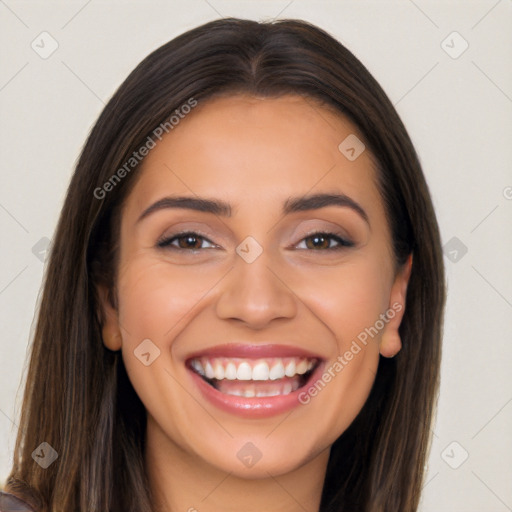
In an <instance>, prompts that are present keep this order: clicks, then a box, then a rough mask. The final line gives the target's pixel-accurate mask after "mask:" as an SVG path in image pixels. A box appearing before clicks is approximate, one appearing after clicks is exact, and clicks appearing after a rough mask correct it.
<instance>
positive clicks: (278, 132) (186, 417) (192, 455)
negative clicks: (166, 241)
mask: <svg viewBox="0 0 512 512" xmlns="http://www.w3.org/2000/svg"><path fill="white" fill-rule="evenodd" d="M350 134H356V135H357V130H356V129H355V127H354V126H353V125H351V124H350V123H349V122H348V121H347V120H346V119H344V118H343V117H341V116H340V115H339V114H337V113H334V112H333V111H331V110H330V109H328V108H327V107H324V106H321V105H319V104H318V103H316V102H313V101H312V100H305V99H304V98H302V97H300V96H294V95H290V96H283V97H281V98H274V99H268V98H267V99H264V98H254V97H250V96H245V95H239V96H231V97H223V98H216V99H213V100H210V101H207V102H205V103H204V104H200V105H198V106H197V107H196V108H195V109H194V111H193V112H192V113H190V114H189V115H188V116H187V117H186V118H185V119H183V120H182V121H181V122H180V124H179V125H178V126H177V127H176V128H175V129H174V130H173V131H172V132H170V133H169V134H168V135H166V136H165V137H164V138H163V140H162V142H159V143H158V144H157V146H156V147H155V148H154V149H152V150H151V152H150V153H149V155H148V156H147V157H146V159H145V160H144V162H143V164H142V169H141V170H140V172H141V174H140V176H139V178H138V181H137V183H136V185H135V187H134V188H133V190H132V192H131V194H130V195H129V197H128V198H127V200H126V202H125V204H124V207H123V211H122V220H121V233H120V260H119V269H118V276H117V293H118V300H119V307H118V309H117V310H115V309H113V308H112V307H111V306H110V305H109V303H108V302H107V300H106V290H104V289H101V290H100V292H101V294H102V296H103V311H104V316H105V322H104V327H103V337H104V342H105V345H106V346H107V347H108V348H109V349H111V350H122V356H123V360H124V363H125V365H126V369H127V372H128V375H129V377H130V380H131V382H132V384H133V386H134V388H135V390H136V392H137V394H138V395H139V396H140V398H141V400H142V402H143V403H144V405H145V407H146V410H147V414H148V428H147V439H146V442H147V445H146V453H145V461H146V467H147V471H148V476H149V481H150V486H151V490H152V491H153V494H154V500H155V503H157V504H158V506H159V507H160V508H159V509H158V510H162V511H172V512H179V511H187V510H189V511H190V512H192V511H193V510H198V511H200V512H209V511H211V512H213V511H218V510H237V511H238V510H246V511H261V510H266V511H295V510H308V511H315V510H318V508H319V504H320V497H321V490H322V485H323V480H324V477H325V471H326V465H327V461H328V456H329V449H330V447H331V445H332V444H333V442H334V441H335V440H336V439H337V438H338V437H339V436H340V435H341V434H342V433H343V431H344V430H345V429H346V428H347V427H348V426H349V425H350V423H351V422H352V421H353V420H354V418H355V417H356V415H357V414H358V412H359V411H360V410H361V408H362V407H363V405H364V403H365V401H366V399H367V397H368V395H369V392H370V389H371V386H372V384H373V382H374V378H375V374H376V371H377V366H378V363H379V354H381V355H383V356H385V357H391V356H393V355H395V354H396V353H397V352H398V351H399V350H400V348H401V342H400V337H399V334H398V327H399V325H400V322H401V319H402V316H403V313H404V311H405V306H404V304H405V294H406V289H407V282H408V279H409V275H410V268H411V263H412V260H411V259H409V260H408V262H407V264H406V265H405V266H404V267H403V268H401V269H398V270H397V269H396V268H395V263H394V259H393V255H392V252H391V238H390V229H389V226H388V224H387V221H386V216H385V211H384V206H383V203H382V199H381V197H380V195H379V192H378V189H377V186H376V174H375V170H374V166H373V162H372V157H371V155H370V153H369V151H368V150H366V151H364V152H363V153H362V154H361V155H360V156H359V157H358V158H357V159H356V160H355V161H353V162H351V161H349V160H348V159H347V158H346V157H345V156H344V155H343V154H342V153H341V152H340V151H339V150H338V145H339V144H340V142H341V141H343V140H344V139H345V138H346V137H347V136H348V135H350ZM359 138H360V139H362V137H361V136H360V137H359ZM314 193H343V194H346V195H347V196H349V197H350V198H351V199H353V200H354V201H356V202H357V203H358V204H359V205H360V206H361V207H362V208H363V209H364V211H365V212H366V214H367V216H368V223H367V222H366V221H365V220H364V219H363V218H362V217H361V216H360V215H359V214H358V213H357V212H356V211H354V210H353V209H351V208H348V207H340V206H328V207H325V208H319V209H315V210H309V211H301V212H294V213H290V214H288V215H284V216H283V215H282V212H281V210H282V206H283V203H284V202H285V201H286V200H287V199H288V198H289V197H297V196H304V195H306V194H314ZM171 195H180V196H182V195H186V196H192V197H195V196H199V197H204V198H208V199H217V200H223V201H225V202H227V203H229V204H230V205H231V207H232V212H231V215H230V216H221V215H215V214H212V213H206V212H198V211H193V210H186V209H178V208H167V209H160V210H157V211H154V212H153V213H151V214H149V215H147V216H146V217H145V218H143V219H142V220H140V221H137V219H138V218H139V216H140V215H141V213H142V212H143V211H144V210H145V209H146V208H148V207H149V206H150V205H152V204H153V203H155V202H156V201H158V200H160V199H162V198H163V197H165V196H171ZM188 230H190V231H194V232H198V233H199V235H201V236H203V237H204V238H199V239H198V241H197V242H196V243H195V244H192V245H193V247H197V248H198V249H197V250H195V251H192V250H191V249H189V248H186V247H190V244H189V245H188V246H187V245H186V243H185V242H186V239H185V240H184V239H181V244H182V245H181V247H185V248H183V249H181V251H180V250H179V249H178V250H177V249H175V250H173V249H171V248H169V247H166V248H159V247H158V246H157V242H158V241H159V240H160V239H161V238H162V237H164V236H165V237H170V236H172V235H175V234H176V233H178V232H180V231H188ZM315 232H334V233H335V234H337V235H339V236H341V237H342V238H348V239H350V240H351V241H352V242H353V243H354V246H353V247H342V248H341V249H340V250H329V249H327V248H325V247H326V246H327V247H328V246H329V241H330V246H331V247H332V246H338V245H339V244H338V243H337V242H336V241H335V240H333V239H329V238H328V239H327V242H323V243H320V244H319V245H320V248H315V245H314V244H313V243H312V241H311V237H310V233H315ZM247 236H252V237H253V238H254V239H255V240H256V241H257V242H258V243H259V245H260V246H261V247H262V249H263V252H262V254H261V255H260V256H259V257H258V258H257V259H256V260H255V261H254V262H252V263H250V264H249V263H247V262H246V261H244V259H242V258H241V257H240V256H239V255H238V254H237V253H236V252H235V249H236V248H237V246H238V245H239V244H240V243H241V242H242V241H243V240H244V239H245V238H246V237H247ZM308 236H309V238H308ZM308 241H309V242H308ZM179 242H180V239H178V240H176V239H175V241H174V243H173V245H174V246H175V247H179ZM394 303H399V304H401V305H402V309H401V311H400V312H397V313H396V315H395V316H394V318H393V319H391V320H389V322H387V323H386V324H385V326H384V328H383V329H381V330H380V331H379V333H378V335H376V336H375V337H374V338H369V342H368V343H367V345H366V346H364V345H362V344H360V345H361V351H360V352H358V353H357V355H354V357H353V359H352V360H351V361H349V362H348V364H346V366H345V367H344V368H343V370H342V371H340V372H337V373H335V377H334V378H332V380H331V381H330V382H329V383H328V384H327V385H326V386H325V388H324V389H323V390H322V391H321V392H319V393H318V394H317V396H315V397H313V398H312V399H311V401H310V402H309V403H308V404H307V405H300V406H298V407H296V408H294V409H293V410H292V411H291V412H286V413H284V414H279V415H276V416H273V417H270V418H260V419H247V418H242V417H239V416H237V415H235V414H231V413H228V412H225V411H222V410H219V409H218V408H216V407H215V406H213V405H212V404H211V403H209V402H208V401H206V400H205V399H204V398H203V396H202V395H201V394H200V392H199V390H198V389H197V387H196V386H195V385H194V384H193V383H192V380H191V378H190V375H189V373H188V371H187V370H186V368H185V360H186V359H187V357H188V356H189V355H190V354H192V353H193V352H196V351H198V350H202V349H205V348H209V347H213V346H216V345H219V344H224V343H235V342H244V343H254V344H258V343H277V344H284V345H291V346H298V347H301V348H303V349H305V350H309V351H311V352H314V353H317V354H319V355H321V356H322V357H323V358H324V359H325V361H326V362H325V364H326V367H329V366H332V365H333V364H334V362H335V361H336V359H337V357H338V356H339V355H343V354H344V353H345V352H346V351H347V350H348V349H349V348H350V346H351V343H352V341H353V340H355V339H356V338H357V336H358V334H360V333H361V332H362V331H364V329H365V328H368V327H370V326H373V325H374V324H375V322H376V321H377V320H378V319H379V315H381V314H382V313H384V312H385V311H386V310H388V309H389V308H390V307H391V305H392V304H394ZM148 338H149V339H150V340H151V341H152V342H153V343H154V344H155V345H156V346H157V347H158V348H159V350H160V356H159V357H158V358H157V359H155V361H154V362H153V363H152V364H151V365H150V366H145V365H143V364H141V362H140V360H139V359H137V358H136V357H135V356H134V350H135V349H136V348H137V346H138V345H139V344H140V343H141V341H142V340H144V339H148ZM247 442H252V443H253V444H254V445H255V446H256V447H257V448H258V450H259V451H260V452H261V454H262V456H261V459H260V460H259V461H258V462H257V463H256V464H255V465H254V466H252V467H246V466H244V464H242V463H241V462H240V460H239V459H238V458H237V452H238V451H239V450H240V448H241V447H242V446H244V445H245V444H246V443H247Z"/></svg>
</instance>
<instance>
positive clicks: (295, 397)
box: [186, 345, 325, 419]
mask: <svg viewBox="0 0 512 512" xmlns="http://www.w3.org/2000/svg"><path fill="white" fill-rule="evenodd" d="M201 356H205V357H208V356H211V357H220V356H223V357H241V358H244V357H245V358H253V357H254V358H259V357H261V358H264V357H294V356H298V357H308V358H309V357H310V358H316V359H318V361H319V364H318V365H317V367H316V368H315V370H314V371H313V373H312V374H311V375H310V377H309V379H308V382H307V383H306V384H305V385H304V386H302V387H300V388H299V389H297V390H295V391H292V392H291V393H289V394H288V395H277V396H268V397H252V398H246V397H241V396H235V395H228V394H226V393H222V392H220V391H218V390H217V389H215V388H214V387H213V386H211V385H210V384H208V383H207V382H206V381H205V380H204V379H203V378H202V377H201V376H200V375H198V374H197V373H196V372H194V371H193V370H192V369H191V368H190V367H189V366H188V365H186V369H187V373H188V374H189V375H190V378H191V380H192V382H193V385H195V386H197V388H198V389H199V391H200V392H201V394H202V395H203V397H204V398H205V399H206V400H207V401H208V402H210V403H211V404H212V405H214V406H215V407H217V408H218V409H220V410H222V411H225V412H228V413H231V414H235V415H237V416H241V417H244V418H248V419H256V418H269V417H271V416H275V415H278V414H282V413H284V412H287V411H289V410H291V409H293V408H294V407H298V406H302V403H301V402H300V401H299V395H300V394H301V393H303V392H304V390H305V389H307V387H308V385H309V384H310V383H311V382H316V381H317V380H318V379H320V377H321V375H322V373H323V371H324V366H325V359H324V358H322V357H320V356H318V355H315V354H313V353H311V352H307V351H304V350H302V349H298V348H296V347H288V346H284V345H223V346H216V347H213V348H211V349H207V350H204V351H201V352H197V353H194V354H193V355H191V356H190V357H188V358H187V361H190V360H191V359H194V358H195V357H201Z"/></svg>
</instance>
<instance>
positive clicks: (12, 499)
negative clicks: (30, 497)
mask: <svg viewBox="0 0 512 512" xmlns="http://www.w3.org/2000/svg"><path fill="white" fill-rule="evenodd" d="M0 512H34V509H33V508H31V507H29V505H28V503H25V502H24V501H23V500H21V499H20V498H17V497H16V496H14V494H9V493H8V492H3V491H0Z"/></svg>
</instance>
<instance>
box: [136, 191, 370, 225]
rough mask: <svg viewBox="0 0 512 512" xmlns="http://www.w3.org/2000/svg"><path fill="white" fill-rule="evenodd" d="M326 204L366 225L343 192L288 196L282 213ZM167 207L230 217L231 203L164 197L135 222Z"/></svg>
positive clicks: (362, 213) (361, 211) (359, 209)
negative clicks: (343, 211) (342, 210)
mask: <svg viewBox="0 0 512 512" xmlns="http://www.w3.org/2000/svg"><path fill="white" fill-rule="evenodd" d="M328 206H340V207H343V208H350V209H351V210H353V211H354V212H356V213H357V214H358V215H359V216H360V217H361V218H362V219H363V220H364V221H365V222H366V223H367V224H368V225H369V224H370V222H369V220H368V215H367V213H366V212H365V211H364V209H363V208H362V207H361V205H359V204H358V203H357V202H356V201H354V200H353V199H352V198H350V197H349V196H347V195H345V194H313V195H309V196H300V197H290V198H288V199H287V200H286V201H285V202H284V204H283V215H288V214H290V213H294V212H303V211H308V210H317V209H320V208H326V207H328ZM167 208H183V209H187V210H195V211H199V212H206V213H213V214H215V215H220V216H222V217H231V212H232V210H231V205H230V204H229V203H226V202H224V201H221V200H213V199H206V198H199V197H188V196H178V197H164V198H162V199H160V200H158V201H157V202H156V203H153V204H152V205H151V206H149V207H148V208H146V209H145V210H144V211H143V212H142V214H141V215H140V217H139V218H138V219H137V222H140V221H141V220H142V219H144V218H146V217H147V216H148V215H150V214H151V213H153V212H156V211H159V210H164V209H167Z"/></svg>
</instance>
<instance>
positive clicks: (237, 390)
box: [204, 375, 307, 398]
mask: <svg viewBox="0 0 512 512" xmlns="http://www.w3.org/2000/svg"><path fill="white" fill-rule="evenodd" d="M305 377H306V375H302V376H296V377H285V378H283V379H280V380H279V381H272V382H270V381H269V382H266V383H263V382H262V381H252V382H248V381H243V382H242V381H239V382H234V381H225V380H223V381H218V380H216V379H204V380H205V381H206V382H207V383H208V384H210V385H211V386H213V387H214V388H215V389H216V390H217V391H220V392H221V393H224V394H226V395H233V396H243V397H245V398H263V397H269V396H279V395H289V394H290V393H292V392H293V391H296V390H297V389H299V388H300V387H302V386H303V385H304V384H305V383H306V381H307V379H306V378H305Z"/></svg>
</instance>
